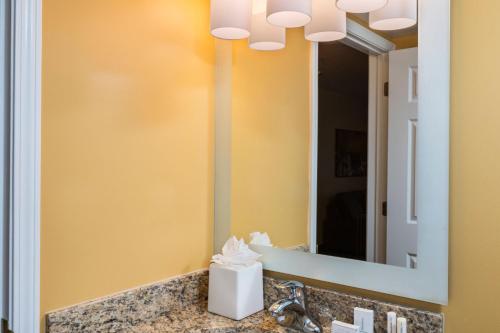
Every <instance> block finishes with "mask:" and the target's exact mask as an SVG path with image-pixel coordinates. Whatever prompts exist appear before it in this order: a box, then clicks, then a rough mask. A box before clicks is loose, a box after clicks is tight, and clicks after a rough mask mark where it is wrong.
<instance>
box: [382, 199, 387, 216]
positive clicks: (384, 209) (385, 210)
mask: <svg viewBox="0 0 500 333" xmlns="http://www.w3.org/2000/svg"><path fill="white" fill-rule="evenodd" d="M382 216H385V217H387V201H384V202H382Z"/></svg>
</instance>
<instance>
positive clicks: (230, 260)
mask: <svg viewBox="0 0 500 333" xmlns="http://www.w3.org/2000/svg"><path fill="white" fill-rule="evenodd" d="M260 257H261V255H260V254H258V253H256V252H254V251H252V250H250V249H249V248H248V245H247V244H245V241H244V240H243V239H240V240H238V239H237V238H236V237H234V236H233V237H231V238H229V239H228V240H227V242H226V244H224V247H223V248H222V254H216V255H214V256H213V257H212V262H214V263H216V264H220V265H225V266H251V265H253V264H255V262H256V261H257V259H259V258H260Z"/></svg>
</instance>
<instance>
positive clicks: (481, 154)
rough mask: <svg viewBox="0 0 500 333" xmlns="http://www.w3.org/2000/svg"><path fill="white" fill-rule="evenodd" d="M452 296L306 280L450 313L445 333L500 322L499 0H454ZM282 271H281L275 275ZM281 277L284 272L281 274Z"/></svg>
mask: <svg viewBox="0 0 500 333" xmlns="http://www.w3.org/2000/svg"><path fill="white" fill-rule="evenodd" d="M451 4H452V49H451V50H452V59H451V60H452V77H451V85H452V90H451V188H450V193H451V206H450V216H451V220H450V271H449V275H450V280H449V283H450V285H449V290H450V298H449V304H448V305H447V306H442V307H441V306H438V305H434V304H428V303H423V302H417V301H413V300H409V299H403V298H399V297H394V296H389V295H383V294H378V293H374V292H369V291H362V290H355V289H352V288H347V287H343V286H338V285H330V284H325V283H322V282H318V281H308V282H309V283H311V284H315V285H320V286H326V287H333V288H335V289H338V290H342V291H347V292H352V293H354V294H359V295H364V296H370V297H376V298H379V299H383V300H387V301H391V302H397V303H402V304H408V305H412V306H417V307H420V308H423V309H428V310H432V311H442V312H444V314H445V328H446V332H447V333H464V332H496V331H498V327H500V316H499V311H500V310H499V309H500V305H499V300H500V282H499V281H500V237H499V235H500V223H499V221H500V204H499V202H500V173H499V172H498V170H500V112H499V105H500V94H499V93H498V83H497V78H498V77H499V76H500V64H499V62H498V54H499V52H500V43H499V42H498V39H495V38H491V36H498V35H500V23H499V21H498V19H497V14H498V13H499V12H500V2H498V1H495V0H488V1H483V2H481V5H480V6H479V5H478V4H477V3H476V2H475V1H470V0H452V1H451ZM274 275H278V274H274ZM278 276H280V277H286V276H283V275H278Z"/></svg>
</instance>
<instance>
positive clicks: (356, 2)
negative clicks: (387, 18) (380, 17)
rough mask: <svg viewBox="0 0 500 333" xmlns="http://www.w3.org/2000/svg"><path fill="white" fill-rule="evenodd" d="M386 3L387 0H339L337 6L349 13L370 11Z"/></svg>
mask: <svg viewBox="0 0 500 333" xmlns="http://www.w3.org/2000/svg"><path fill="white" fill-rule="evenodd" d="M386 4H387V0H337V7H339V9H341V10H343V11H345V12H349V13H368V12H371V11H373V10H377V9H380V8H382V7H384V6H385V5H386Z"/></svg>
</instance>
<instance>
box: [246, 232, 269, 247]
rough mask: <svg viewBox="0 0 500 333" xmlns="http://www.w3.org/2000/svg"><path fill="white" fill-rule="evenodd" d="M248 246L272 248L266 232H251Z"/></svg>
mask: <svg viewBox="0 0 500 333" xmlns="http://www.w3.org/2000/svg"><path fill="white" fill-rule="evenodd" d="M250 244H252V245H261V246H273V244H271V239H270V238H269V235H268V234H267V232H262V233H261V232H258V231H256V232H252V233H251V234H250Z"/></svg>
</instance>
